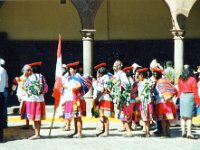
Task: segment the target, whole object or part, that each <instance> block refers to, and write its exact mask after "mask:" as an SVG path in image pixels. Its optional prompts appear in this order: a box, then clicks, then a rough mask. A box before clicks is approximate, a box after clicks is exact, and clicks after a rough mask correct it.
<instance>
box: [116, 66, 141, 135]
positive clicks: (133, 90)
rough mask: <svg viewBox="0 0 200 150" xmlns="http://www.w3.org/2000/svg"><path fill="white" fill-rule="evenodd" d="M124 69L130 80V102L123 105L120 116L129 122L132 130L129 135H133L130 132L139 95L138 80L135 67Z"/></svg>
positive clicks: (122, 119)
mask: <svg viewBox="0 0 200 150" xmlns="http://www.w3.org/2000/svg"><path fill="white" fill-rule="evenodd" d="M123 71H124V72H125V73H126V76H127V78H128V80H129V82H130V98H131V100H130V102H129V103H127V104H124V105H123V107H122V108H121V110H120V114H119V118H120V119H121V121H122V122H127V123H128V125H129V128H130V130H128V131H127V132H128V133H127V135H130V136H131V135H132V133H131V132H130V131H131V130H132V128H131V126H132V119H133V109H134V106H135V98H136V97H137V88H138V86H137V82H136V81H135V80H134V78H133V67H132V66H130V67H125V68H123Z"/></svg>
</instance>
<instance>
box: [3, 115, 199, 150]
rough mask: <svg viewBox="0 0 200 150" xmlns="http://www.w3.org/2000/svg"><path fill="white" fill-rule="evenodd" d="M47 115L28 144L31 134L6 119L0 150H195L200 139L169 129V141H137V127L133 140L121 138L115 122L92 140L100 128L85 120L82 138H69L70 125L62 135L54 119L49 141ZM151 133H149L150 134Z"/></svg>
mask: <svg viewBox="0 0 200 150" xmlns="http://www.w3.org/2000/svg"><path fill="white" fill-rule="evenodd" d="M50 116H52V114H49V113H48V116H47V117H48V119H47V120H45V121H43V122H42V129H41V139H38V140H28V137H30V136H31V135H33V134H34V130H33V129H32V128H31V129H28V130H23V129H20V127H21V126H23V125H24V124H25V122H24V121H21V120H20V119H19V116H13V115H11V116H9V124H8V126H9V127H8V128H6V129H5V130H4V133H5V140H4V141H5V142H4V143H0V150H23V149H24V150H36V149H37V150H45V149H47V150H63V149H66V150H79V149H80V150H113V149H114V150H121V149H135V150H143V149H148V150H151V149H152V150H155V149H157V150H182V149H184V150H197V149H199V147H200V139H198V140H190V139H185V138H182V137H181V129H180V126H174V127H171V135H172V137H171V138H165V137H155V136H154V135H153V134H152V136H151V137H149V138H144V137H141V135H142V134H143V132H142V130H141V129H140V128H139V127H138V128H137V129H136V130H135V131H133V134H134V136H133V137H129V138H127V137H124V136H123V134H124V133H123V132H118V128H120V127H121V122H120V121H119V120H117V119H112V120H111V121H110V136H109V137H96V134H97V133H99V131H97V130H96V128H97V127H99V126H100V123H99V121H98V119H95V118H93V119H91V118H89V117H87V118H84V119H83V138H81V139H78V138H70V137H69V135H70V134H71V133H73V129H74V127H73V123H72V127H71V128H72V130H71V131H62V130H61V129H60V127H62V126H63V125H64V123H63V122H61V121H60V120H58V119H57V118H56V119H55V122H54V125H53V129H52V130H51V136H50V137H49V131H50V125H51V119H50V118H51V117H50ZM152 132H153V129H152V131H151V133H152ZM192 132H193V134H195V135H197V136H198V137H199V138H200V127H193V130H192Z"/></svg>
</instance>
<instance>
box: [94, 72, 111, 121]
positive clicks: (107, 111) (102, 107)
mask: <svg viewBox="0 0 200 150" xmlns="http://www.w3.org/2000/svg"><path fill="white" fill-rule="evenodd" d="M110 80H111V79H110V77H109V76H108V75H103V76H102V77H99V78H98V79H97V86H96V87H95V90H96V92H95V93H94V94H97V95H94V98H98V99H97V100H98V105H96V104H95V105H96V106H95V107H94V113H96V115H97V111H99V116H106V117H114V103H113V101H112V98H111V97H110V94H108V87H109V86H108V83H109V82H110ZM101 91H104V92H103V93H101ZM99 94H101V95H99ZM98 96H100V97H98Z"/></svg>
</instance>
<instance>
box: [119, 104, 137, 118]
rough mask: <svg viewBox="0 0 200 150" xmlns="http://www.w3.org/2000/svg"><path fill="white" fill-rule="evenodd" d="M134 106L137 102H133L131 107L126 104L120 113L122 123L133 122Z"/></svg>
mask: <svg viewBox="0 0 200 150" xmlns="http://www.w3.org/2000/svg"><path fill="white" fill-rule="evenodd" d="M134 106H135V102H131V103H130V104H129V106H126V104H124V105H123V108H122V109H121V110H120V112H119V119H120V120H121V121H131V120H132V116H133V108H134Z"/></svg>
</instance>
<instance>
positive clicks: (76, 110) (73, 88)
mask: <svg viewBox="0 0 200 150" xmlns="http://www.w3.org/2000/svg"><path fill="white" fill-rule="evenodd" d="M79 65H80V62H79V61H78V62H74V63H70V64H67V67H68V69H69V76H67V78H66V80H65V81H64V82H63V88H64V90H63V98H64V101H63V105H64V118H65V119H67V120H72V119H73V118H74V127H75V131H74V133H73V134H72V135H70V136H73V137H76V138H81V137H82V124H83V123H82V118H81V117H82V116H85V115H86V103H85V100H84V99H83V98H82V95H83V94H82V92H83V91H82V83H81V80H80V78H81V76H80V74H78V73H77V69H78V67H79Z"/></svg>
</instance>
